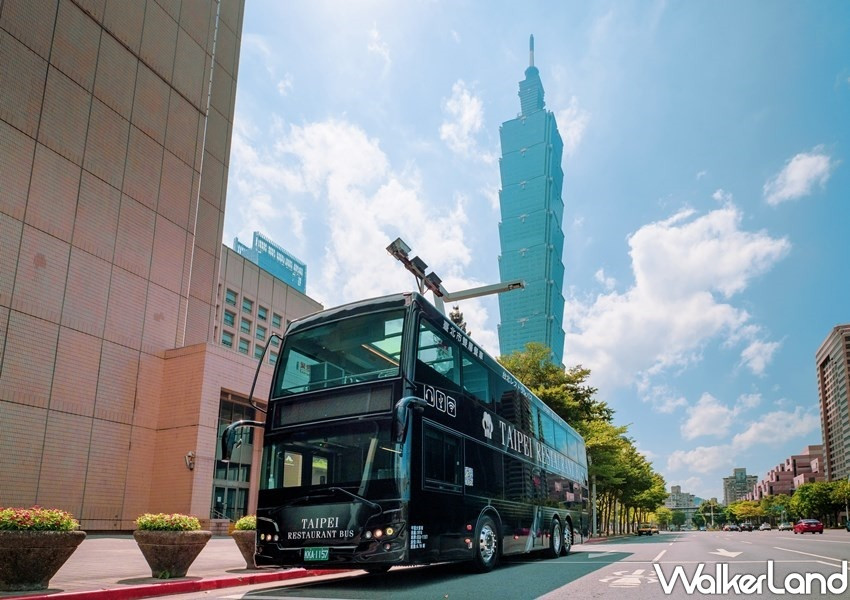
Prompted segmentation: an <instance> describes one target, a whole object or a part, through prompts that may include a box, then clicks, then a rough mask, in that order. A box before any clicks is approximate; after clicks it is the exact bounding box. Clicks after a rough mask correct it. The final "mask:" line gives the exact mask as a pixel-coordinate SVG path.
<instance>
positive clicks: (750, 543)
mask: <svg viewBox="0 0 850 600" xmlns="http://www.w3.org/2000/svg"><path fill="white" fill-rule="evenodd" d="M741 543H742V544H749V545H750V546H752V545H753V543H752V542H741Z"/></svg>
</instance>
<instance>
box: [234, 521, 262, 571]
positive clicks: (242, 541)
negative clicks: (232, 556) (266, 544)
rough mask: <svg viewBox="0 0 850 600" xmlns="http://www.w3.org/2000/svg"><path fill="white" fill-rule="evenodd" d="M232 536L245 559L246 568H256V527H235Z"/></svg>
mask: <svg viewBox="0 0 850 600" xmlns="http://www.w3.org/2000/svg"><path fill="white" fill-rule="evenodd" d="M230 536H231V537H232V538H233V540H234V541H235V542H236V547H237V548H239V552H241V553H242V558H244V559H245V568H246V569H256V568H257V563H255V562H254V554H255V553H256V551H257V531H256V530H254V529H234V530H233V531H232V532H231V534H230Z"/></svg>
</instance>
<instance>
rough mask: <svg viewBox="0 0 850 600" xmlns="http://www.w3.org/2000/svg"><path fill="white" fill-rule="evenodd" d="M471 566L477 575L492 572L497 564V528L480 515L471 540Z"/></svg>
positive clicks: (493, 523) (491, 521) (490, 519)
mask: <svg viewBox="0 0 850 600" xmlns="http://www.w3.org/2000/svg"><path fill="white" fill-rule="evenodd" d="M472 544H473V545H472V552H473V555H472V566H473V568H474V569H475V570H476V571H477V572H479V573H487V572H489V571H492V570H493V568H494V567H495V566H496V564H497V563H498V562H499V528H498V527H497V526H496V523H495V521H493V519H492V518H491V517H489V516H488V515H482V516H481V517H480V518H479V519H478V525H476V527H475V538H474V539H473V540H472Z"/></svg>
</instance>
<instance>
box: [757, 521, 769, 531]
mask: <svg viewBox="0 0 850 600" xmlns="http://www.w3.org/2000/svg"><path fill="white" fill-rule="evenodd" d="M759 531H770V523H762V524H761V525H759Z"/></svg>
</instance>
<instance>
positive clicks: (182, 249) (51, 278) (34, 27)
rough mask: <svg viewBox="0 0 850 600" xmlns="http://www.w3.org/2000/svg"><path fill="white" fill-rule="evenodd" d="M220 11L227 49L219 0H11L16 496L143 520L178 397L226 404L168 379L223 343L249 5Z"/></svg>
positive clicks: (3, 121)
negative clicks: (236, 118) (175, 362)
mask: <svg viewBox="0 0 850 600" xmlns="http://www.w3.org/2000/svg"><path fill="white" fill-rule="evenodd" d="M221 9H222V15H223V16H222V24H221V25H220V26H219V32H220V33H219V37H220V39H221V40H222V42H221V50H220V53H219V54H218V55H217V57H216V60H215V62H213V60H212V56H211V53H212V50H213V43H212V40H213V34H214V33H215V27H216V22H215V15H216V10H217V3H216V2H214V1H211V0H184V1H181V0H169V1H160V0H38V1H37V2H33V1H31V0H2V1H1V2H0V91H2V93H0V247H2V249H3V250H2V252H0V422H2V423H3V435H2V436H0V481H2V486H0V505H4V506H8V505H31V504H35V503H39V504H43V505H48V504H49V505H58V506H60V507H63V508H67V509H68V510H71V511H73V512H74V513H75V514H77V516H79V517H81V518H82V519H83V526H84V528H88V529H100V528H103V529H115V528H127V527H128V524H131V521H132V519H134V518H135V517H136V516H137V515H138V513H139V512H141V511H142V510H148V509H149V508H150V501H151V489H150V482H151V479H152V477H151V474H152V473H154V472H157V471H158V470H159V469H160V467H161V465H159V464H158V463H157V458H156V457H157V456H162V457H165V456H167V457H168V458H167V460H166V458H163V459H162V460H166V462H167V461H168V460H170V454H168V453H165V454H163V451H161V450H160V447H161V446H164V445H168V444H171V443H173V442H172V441H171V440H166V438H169V436H168V435H159V434H158V433H157V429H158V427H159V426H160V425H159V422H160V420H161V414H162V412H163V410H165V411H171V409H173V408H174V406H175V403H176V405H177V406H179V407H180V408H179V411H178V412H182V413H183V414H184V417H185V420H186V421H187V422H188V421H191V422H192V423H193V424H192V425H187V426H186V427H187V430H191V429H194V434H193V436H192V437H193V438H194V439H197V435H198V434H197V431H198V423H199V422H200V421H202V420H205V419H209V417H205V416H202V415H200V414H199V411H200V410H208V409H209V407H208V406H206V405H203V404H202V403H201V402H200V401H198V400H193V401H190V400H188V399H187V398H186V397H185V396H182V397H175V396H173V395H169V394H166V393H164V391H163V389H162V387H163V384H162V382H163V378H164V377H165V368H164V363H165V362H167V361H166V359H165V358H164V357H165V353H166V352H167V351H168V350H170V349H173V348H175V347H179V346H180V345H183V344H185V343H187V342H189V343H193V344H194V343H201V344H206V343H208V342H210V341H212V339H213V338H212V333H213V327H214V324H215V318H216V312H215V290H216V287H217V281H218V271H217V266H218V264H219V260H220V254H221V230H222V223H223V218H224V207H225V199H224V189H225V188H224V184H223V182H224V180H225V177H226V174H225V170H226V166H225V165H226V164H227V157H228V146H229V143H230V132H231V129H232V125H231V123H232V119H233V102H234V100H233V98H234V96H233V90H234V85H235V79H236V69H237V65H238V56H239V37H240V32H241V18H242V12H243V9H244V3H243V2H242V0H224V1H223V2H222V3H221ZM213 65H214V68H215V70H216V74H215V76H214V77H213V82H214V84H213V103H214V108H213V109H211V112H212V113H214V116H212V117H211V118H210V120H209V122H208V123H206V111H207V95H206V92H207V86H208V83H209V81H210V70H211V68H212V66H213ZM205 124H206V127H207V133H208V136H209V137H208V140H209V141H208V144H207V148H206V152H205V149H204V146H203V145H202V143H203V139H204V138H203V132H204V127H205ZM202 158H204V159H205V160H206V161H208V167H205V166H204V165H202V160H201V159H202ZM207 173H209V177H210V181H207V180H206V174H207ZM201 194H203V199H201ZM199 202H202V204H201V205H200V206H199ZM199 209H200V210H199ZM196 217H199V218H196ZM193 260H194V261H196V262H194V263H193ZM190 299H191V300H190ZM231 358H232V356H231ZM216 410H217V407H216ZM160 438H163V439H162V440H160ZM176 439H178V440H179V439H180V436H176ZM160 441H162V442H163V443H162V444H160V443H159V442H160ZM192 445H193V446H194V445H197V444H196V443H193V444H192ZM181 457H182V455H181ZM180 464H181V465H182V464H183V463H182V458H181V462H180ZM169 468H170V467H169V466H168V464H166V465H165V467H164V470H165V471H166V472H167V471H168V469H169ZM184 469H185V467H184ZM188 485H189V490H190V491H189V493H187V494H184V495H185V497H186V502H187V503H191V502H192V500H191V498H193V497H195V496H197V497H201V496H209V489H206V490H204V492H203V493H201V492H200V491H197V490H193V489H192V488H191V486H192V485H195V483H194V480H192V479H190V480H189V484H188ZM188 506H189V504H186V507H188Z"/></svg>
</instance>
